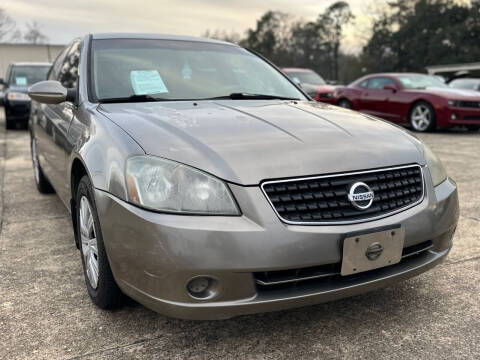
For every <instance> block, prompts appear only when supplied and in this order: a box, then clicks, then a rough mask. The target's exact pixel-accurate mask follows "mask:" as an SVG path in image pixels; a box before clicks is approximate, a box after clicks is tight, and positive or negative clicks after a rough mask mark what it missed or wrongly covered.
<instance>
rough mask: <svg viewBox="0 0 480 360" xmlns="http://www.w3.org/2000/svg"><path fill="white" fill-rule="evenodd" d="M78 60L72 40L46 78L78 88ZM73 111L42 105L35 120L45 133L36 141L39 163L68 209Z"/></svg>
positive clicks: (63, 106) (77, 43)
mask: <svg viewBox="0 0 480 360" xmlns="http://www.w3.org/2000/svg"><path fill="white" fill-rule="evenodd" d="M79 59H80V41H75V42H73V43H72V45H71V46H70V47H69V49H68V50H67V52H66V54H65V56H64V57H63V58H62V59H61V63H60V65H59V66H58V67H57V68H56V69H54V70H56V71H53V74H50V77H49V78H50V79H52V80H57V81H59V82H60V83H61V84H62V85H63V86H64V87H65V88H67V89H71V88H77V80H78V65H79ZM74 111H75V104H72V103H71V102H63V103H60V104H43V105H42V117H41V118H39V119H38V123H39V124H40V127H41V128H42V130H43V134H44V138H43V139H41V140H39V145H40V149H39V151H40V152H41V153H42V154H43V156H44V163H45V164H44V163H42V169H43V168H44V169H45V172H46V175H47V177H48V179H49V180H50V182H51V183H52V185H53V186H54V187H55V190H56V191H57V193H58V195H59V197H60V198H61V199H62V200H63V201H64V202H65V204H66V205H67V206H69V204H68V199H69V198H70V184H69V181H68V176H67V171H66V168H67V153H69V152H70V150H71V146H70V144H69V142H68V138H67V135H68V129H69V127H70V123H71V121H72V119H73V116H74V114H73V113H74ZM39 137H40V136H39ZM41 160H42V159H41Z"/></svg>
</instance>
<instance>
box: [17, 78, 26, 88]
mask: <svg viewBox="0 0 480 360" xmlns="http://www.w3.org/2000/svg"><path fill="white" fill-rule="evenodd" d="M15 85H19V86H26V85H27V78H26V77H25V76H17V77H16V78H15Z"/></svg>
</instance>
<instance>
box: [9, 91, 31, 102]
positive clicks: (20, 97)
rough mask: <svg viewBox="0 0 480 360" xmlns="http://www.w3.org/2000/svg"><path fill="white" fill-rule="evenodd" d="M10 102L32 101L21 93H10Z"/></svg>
mask: <svg viewBox="0 0 480 360" xmlns="http://www.w3.org/2000/svg"><path fill="white" fill-rule="evenodd" d="M7 98H8V100H22V101H25V100H30V96H28V95H27V94H24V93H19V92H9V93H8V95H7Z"/></svg>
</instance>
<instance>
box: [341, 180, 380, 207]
mask: <svg viewBox="0 0 480 360" xmlns="http://www.w3.org/2000/svg"><path fill="white" fill-rule="evenodd" d="M374 197H375V195H374V194H373V191H372V189H370V187H369V186H368V185H367V184H365V183H363V182H357V183H355V184H353V185H352V186H351V187H350V191H349V192H348V200H350V202H351V203H352V205H353V206H354V207H356V208H357V209H359V210H366V209H368V208H369V207H370V206H372V203H373V198H374Z"/></svg>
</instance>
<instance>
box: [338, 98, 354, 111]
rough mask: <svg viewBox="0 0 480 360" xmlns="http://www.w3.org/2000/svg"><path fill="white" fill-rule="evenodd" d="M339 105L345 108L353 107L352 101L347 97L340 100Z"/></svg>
mask: <svg viewBox="0 0 480 360" xmlns="http://www.w3.org/2000/svg"><path fill="white" fill-rule="evenodd" d="M338 106H340V107H343V108H345V109H351V108H352V103H351V102H350V101H348V100H347V99H340V100H338Z"/></svg>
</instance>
